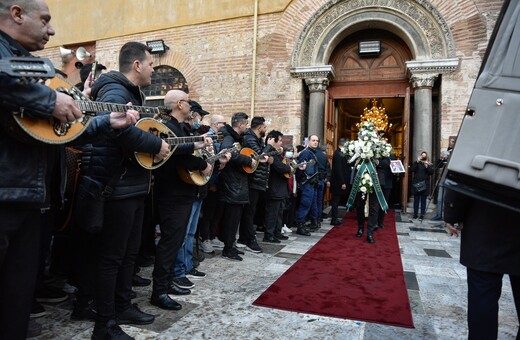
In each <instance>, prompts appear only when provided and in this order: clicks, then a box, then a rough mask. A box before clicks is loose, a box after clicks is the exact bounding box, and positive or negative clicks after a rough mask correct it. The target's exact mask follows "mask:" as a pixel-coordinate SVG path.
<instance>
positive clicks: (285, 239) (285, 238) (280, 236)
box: [274, 234, 289, 241]
mask: <svg viewBox="0 0 520 340" xmlns="http://www.w3.org/2000/svg"><path fill="white" fill-rule="evenodd" d="M274 237H275V238H277V239H279V240H280V241H287V240H288V239H289V238H288V237H287V236H284V235H282V234H280V235H274Z"/></svg>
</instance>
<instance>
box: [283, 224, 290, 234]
mask: <svg viewBox="0 0 520 340" xmlns="http://www.w3.org/2000/svg"><path fill="white" fill-rule="evenodd" d="M282 233H284V234H285V233H292V229H291V228H289V227H287V225H285V224H284V225H283V228H282Z"/></svg>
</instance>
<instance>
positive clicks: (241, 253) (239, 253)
mask: <svg viewBox="0 0 520 340" xmlns="http://www.w3.org/2000/svg"><path fill="white" fill-rule="evenodd" d="M233 249H235V251H236V253H237V254H238V255H245V254H246V253H244V252H243V251H242V250H240V249H238V248H233Z"/></svg>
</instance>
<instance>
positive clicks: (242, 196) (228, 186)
mask: <svg viewBox="0 0 520 340" xmlns="http://www.w3.org/2000/svg"><path fill="white" fill-rule="evenodd" d="M219 132H221V133H222V134H223V135H224V140H223V141H222V143H221V144H220V147H221V149H227V148H231V147H232V146H233V144H234V143H237V142H238V143H240V142H241V141H242V136H240V135H239V134H238V133H236V131H235V130H233V128H232V127H231V126H230V125H227V124H226V125H225V126H223V127H221V128H220V129H219ZM251 163H252V159H251V157H249V156H245V155H242V154H240V153H239V152H233V153H232V154H231V159H230V160H229V162H228V163H226V166H225V167H224V169H222V171H221V172H220V175H219V179H218V193H219V200H221V201H224V202H226V203H231V204H247V203H249V184H248V179H247V177H248V175H247V172H245V171H244V170H243V169H242V166H244V165H246V166H251Z"/></svg>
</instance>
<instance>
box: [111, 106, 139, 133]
mask: <svg viewBox="0 0 520 340" xmlns="http://www.w3.org/2000/svg"><path fill="white" fill-rule="evenodd" d="M137 119H139V112H137V111H136V110H128V111H126V112H111V113H110V126H111V127H112V129H123V128H125V127H127V126H130V125H134V124H135V123H137Z"/></svg>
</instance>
